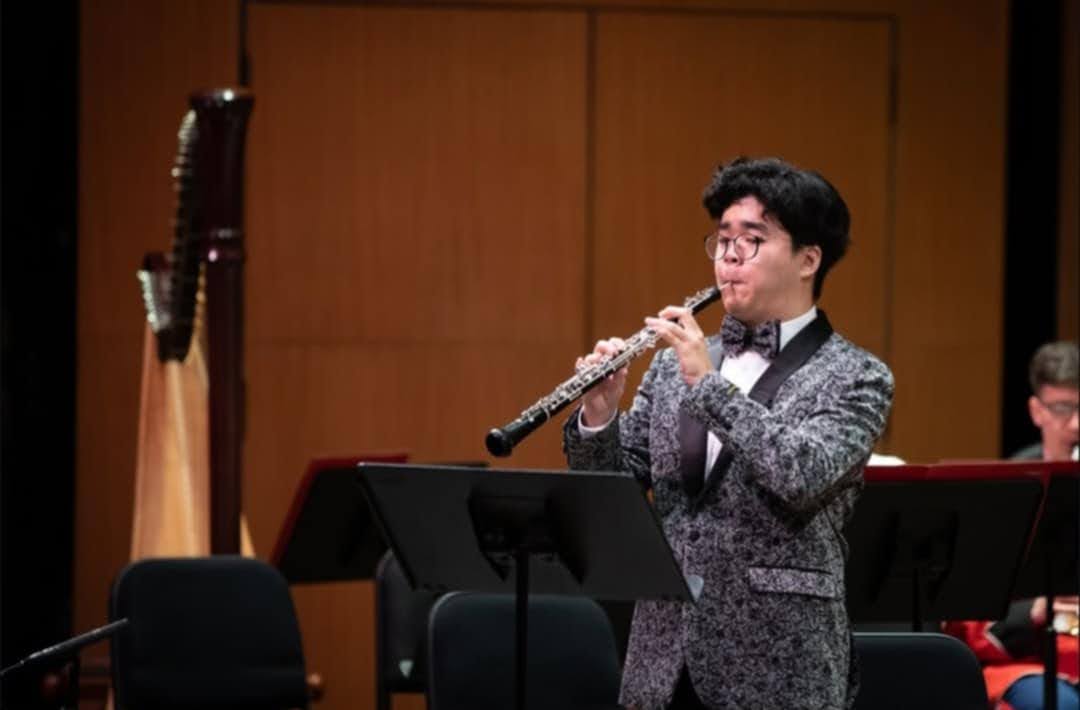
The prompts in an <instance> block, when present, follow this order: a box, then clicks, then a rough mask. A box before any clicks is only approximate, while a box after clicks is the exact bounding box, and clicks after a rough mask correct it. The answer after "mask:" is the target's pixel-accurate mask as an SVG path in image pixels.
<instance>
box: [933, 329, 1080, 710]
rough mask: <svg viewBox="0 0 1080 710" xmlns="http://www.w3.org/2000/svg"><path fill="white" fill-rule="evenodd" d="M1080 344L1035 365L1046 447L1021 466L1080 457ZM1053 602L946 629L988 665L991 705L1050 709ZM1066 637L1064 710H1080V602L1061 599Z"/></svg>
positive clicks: (1061, 640)
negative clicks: (1046, 633) (1046, 663)
mask: <svg viewBox="0 0 1080 710" xmlns="http://www.w3.org/2000/svg"><path fill="white" fill-rule="evenodd" d="M1077 372H1078V368H1077V347H1076V344H1075V343H1067V342H1058V343H1048V344H1047V345H1044V346H1042V347H1041V348H1039V350H1038V351H1037V352H1036V353H1035V356H1034V357H1033V358H1032V360H1031V367H1030V369H1029V378H1030V381H1031V392H1032V394H1031V397H1030V398H1029V399H1028V411H1029V412H1030V414H1031V421H1032V422H1033V423H1034V424H1035V426H1036V427H1038V429H1039V431H1040V433H1041V437H1040V441H1039V442H1038V443H1035V444H1033V445H1031V446H1028V447H1026V448H1024V449H1022V450H1020V451H1018V452H1017V453H1016V454H1014V455H1013V457H1012V458H1014V459H1026V460H1041V461H1064V460H1068V459H1070V458H1073V459H1075V458H1076V446H1077V440H1078V430H1080V425H1078V421H1077V419H1078V417H1077V404H1078V402H1080V390H1078V377H1077ZM1047 613H1048V611H1047V608H1046V599H1045V598H1040V599H1026V600H1021V601H1016V602H1013V604H1012V605H1011V606H1010V607H1009V612H1008V614H1007V615H1006V617H1005V618H1004V619H1002V620H1000V621H996V622H991V621H956V622H949V623H947V624H946V625H945V630H946V631H947V632H948V633H951V634H953V635H955V636H958V637H960V638H961V639H963V640H964V641H965V642H967V644H968V645H969V646H970V647H971V648H972V650H974V651H975V655H976V656H978V658H979V660H980V661H981V662H982V664H983V675H984V676H985V678H986V690H987V693H988V694H989V696H990V700H991V703H992V704H994V706H995V707H997V708H1000V709H1002V710H1004V709H1005V708H1011V709H1012V710H1041V708H1042V707H1043V677H1042V673H1043V664H1042V659H1041V649H1042V644H1043V634H1042V632H1041V631H1042V627H1043V625H1044V624H1045V622H1046V618H1047ZM1049 613H1050V614H1051V619H1052V620H1053V623H1054V626H1055V628H1056V629H1057V631H1058V634H1059V635H1058V638H1057V648H1058V690H1057V693H1058V708H1063V709H1064V708H1069V709H1070V710H1075V709H1076V708H1080V699H1078V693H1077V681H1078V668H1077V665H1078V660H1077V644H1078V642H1080V640H1078V638H1077V635H1076V634H1077V598H1076V597H1066V598H1059V599H1055V600H1054V608H1053V609H1052V610H1050V611H1049Z"/></svg>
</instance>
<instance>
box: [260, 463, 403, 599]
mask: <svg viewBox="0 0 1080 710" xmlns="http://www.w3.org/2000/svg"><path fill="white" fill-rule="evenodd" d="M406 458H407V456H406V455H405V454H378V455H368V456H363V457H352V458H325V459H314V460H313V461H311V463H309V464H308V467H307V471H306V472H305V473H304V477H303V478H302V479H301V480H300V483H299V485H298V486H297V489H296V495H295V496H293V502H292V505H291V506H290V507H289V512H288V514H287V515H286V516H285V522H284V523H283V524H282V526H281V530H280V531H279V532H278V538H277V542H276V543H275V545H274V551H273V552H272V553H271V555H270V564H272V565H274V566H275V567H277V568H278V570H279V571H280V572H281V574H282V576H283V577H285V579H286V581H288V582H289V584H304V583H315V582H347V581H353V580H361V579H373V578H374V577H375V568H376V567H377V566H378V564H379V560H380V559H381V558H382V556H383V553H385V552H386V542H385V541H384V540H383V537H382V534H381V533H380V532H379V530H378V527H377V526H376V524H375V521H374V519H373V518H372V515H371V511H370V510H369V509H368V504H367V499H366V498H365V497H364V494H363V492H362V491H361V490H360V487H359V486H358V485H357V483H356V465H357V464H358V463H359V462H360V461H382V462H399V463H402V462H404V461H405V460H406Z"/></svg>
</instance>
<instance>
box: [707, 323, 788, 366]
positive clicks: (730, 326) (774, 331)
mask: <svg viewBox="0 0 1080 710" xmlns="http://www.w3.org/2000/svg"><path fill="white" fill-rule="evenodd" d="M720 340H721V341H722V342H723V343H724V352H725V354H731V355H733V356H736V357H738V356H739V355H742V354H743V352H745V351H746V350H753V351H754V352H756V353H758V354H759V355H761V356H762V357H763V358H765V359H766V360H772V359H774V358H775V357H776V354H777V353H778V352H780V321H778V320H770V321H765V322H764V323H762V324H761V325H759V326H757V327H755V328H749V327H747V325H746V324H745V323H743V322H742V321H740V320H737V319H735V318H733V317H732V316H730V315H727V316H724V323H723V325H722V326H720Z"/></svg>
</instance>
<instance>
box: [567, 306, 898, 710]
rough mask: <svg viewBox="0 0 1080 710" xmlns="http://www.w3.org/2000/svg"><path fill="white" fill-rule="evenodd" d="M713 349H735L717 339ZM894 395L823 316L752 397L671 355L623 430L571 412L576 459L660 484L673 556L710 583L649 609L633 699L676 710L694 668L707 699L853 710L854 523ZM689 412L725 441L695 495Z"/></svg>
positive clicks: (744, 707) (635, 651) (629, 684)
mask: <svg viewBox="0 0 1080 710" xmlns="http://www.w3.org/2000/svg"><path fill="white" fill-rule="evenodd" d="M710 351H712V352H714V353H719V354H720V355H722V345H720V344H719V342H718V338H713V339H710ZM892 396H893V378H892V373H891V372H890V371H889V369H888V367H886V366H885V365H884V364H883V363H882V362H881V361H880V360H878V359H877V358H875V357H874V356H872V355H870V354H869V353H867V352H866V351H864V350H861V349H859V348H858V347H856V346H855V345H853V344H852V343H850V342H849V341H848V340H846V339H845V338H843V337H841V336H840V335H837V334H835V333H833V332H832V329H831V327H830V326H829V324H828V320H827V319H826V318H825V315H824V313H823V312H821V311H819V315H818V318H817V319H816V320H815V321H814V322H812V323H811V324H810V325H809V326H807V327H806V328H805V329H804V330H803V331H801V332H800V333H799V334H798V335H796V337H795V338H793V339H792V341H791V342H790V343H788V345H787V346H786V347H785V348H784V349H783V350H782V351H781V352H780V354H779V355H778V356H777V358H776V360H774V361H773V363H772V365H771V366H770V368H769V369H768V370H767V371H766V372H765V373H764V374H763V375H762V377H761V378H760V379H759V380H758V383H757V384H756V385H755V386H754V388H753V389H752V390H751V392H750V393H749V396H747V395H743V394H742V393H740V392H739V391H738V390H737V389H736V388H735V387H734V385H732V384H731V383H730V382H728V381H727V380H726V379H725V378H724V377H722V376H721V375H720V374H719V372H718V371H714V372H711V373H710V374H708V375H706V376H705V377H704V378H703V379H702V380H701V381H700V382H699V383H698V384H697V385H696V386H694V387H692V388H691V387H688V386H687V385H686V384H685V383H684V382H683V380H682V378H681V376H680V374H679V368H678V360H677V358H676V357H675V354H674V352H673V351H672V350H671V349H665V350H662V351H660V352H659V353H657V355H656V356H655V357H654V359H653V362H652V364H651V366H650V367H649V369H648V372H647V373H646V374H645V377H644V379H643V380H642V383H641V386H640V387H639V389H638V391H637V393H636V395H635V397H634V401H633V405H632V406H631V408H630V410H629V411H628V412H626V413H622V414H620V415H619V417H618V419H617V420H616V422H614V423H613V424H612V425H611V426H608V427H607V428H606V429H604V430H603V431H601V432H599V433H597V434H595V435H593V436H590V437H582V436H581V434H580V433H579V431H578V428H577V414H576V413H575V414H574V415H572V416H571V417H570V420H569V421H568V422H567V426H566V427H565V428H564V448H565V450H566V454H567V459H568V461H569V465H570V467H571V468H573V469H578V470H610V471H629V472H632V473H633V474H634V475H635V476H637V478H638V479H639V480H640V481H641V482H642V484H643V485H645V486H647V487H651V488H652V490H653V502H654V505H655V508H656V511H657V513H658V515H659V517H660V519H661V521H662V524H663V528H664V532H665V534H666V536H667V539H668V541H669V543H670V544H671V547H672V550H673V552H674V554H675V557H676V559H677V560H678V562H679V563H680V565H681V566H682V568H683V571H684V573H685V574H686V575H687V578H688V579H689V580H691V581H692V585H691V586H697V585H698V584H701V593H700V596H699V597H698V599H697V602H696V603H682V602H661V601H642V602H639V603H638V604H637V606H636V608H635V611H634V618H633V622H632V626H631V632H630V642H629V648H628V650H627V656H626V664H625V668H624V672H623V682H622V691H621V694H620V702H621V703H623V704H624V705H629V706H633V707H636V708H642V709H646V708H662V707H665V706H666V705H667V703H668V702H669V701H670V699H671V697H672V694H673V691H674V686H675V683H676V681H677V679H678V675H679V673H680V671H681V669H682V667H683V665H684V664H685V665H686V667H687V669H688V671H689V674H690V678H691V680H692V682H693V684H694V688H695V690H696V692H697V694H698V696H699V697H700V698H701V699H702V700H703V701H704V702H705V703H706V704H707V705H709V706H710V707H714V708H734V709H738V710H759V709H760V710H766V709H768V710H772V709H774V708H784V709H790V708H807V709H810V708H812V709H813V710H821V709H823V708H837V709H839V708H845V707H850V706H851V704H852V702H853V701H854V697H855V692H856V688H857V677H858V676H857V672H856V669H855V659H854V658H853V657H852V645H851V633H850V627H849V624H848V619H847V613H846V611H845V608H844V561H845V558H846V556H847V543H846V541H845V540H844V539H843V536H842V534H841V530H842V528H843V526H844V524H845V522H846V521H847V519H848V518H849V517H850V515H851V512H852V509H853V506H854V504H855V500H856V498H857V497H858V494H859V491H860V490H861V488H862V471H863V466H864V465H865V463H866V460H867V458H868V457H869V455H870V452H871V449H872V448H873V446H874V444H875V442H876V441H877V439H878V437H879V436H880V435H881V432H882V430H883V429H884V427H885V422H886V419H887V417H888V413H889V409H890V407H891V404H892ZM680 416H683V417H685V416H690V417H693V418H695V419H696V420H698V421H699V422H700V423H701V424H703V425H705V426H706V427H707V428H708V429H709V430H711V431H712V432H714V433H715V434H716V435H717V436H718V437H719V439H720V440H721V441H722V442H723V446H724V453H722V454H721V457H720V461H719V462H717V464H716V467H715V468H714V469H713V471H712V473H711V475H710V476H709V478H708V481H707V483H706V484H705V486H704V487H703V488H702V489H701V490H700V492H698V493H697V495H696V496H694V497H693V498H691V496H690V495H689V494H688V493H687V492H686V489H685V488H684V484H683V479H682V475H681V472H680V446H679V431H678V430H679V420H680ZM725 453H726V455H725Z"/></svg>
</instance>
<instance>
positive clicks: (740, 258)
mask: <svg viewBox="0 0 1080 710" xmlns="http://www.w3.org/2000/svg"><path fill="white" fill-rule="evenodd" d="M764 211H765V207H764V205H762V204H761V202H760V201H758V199H757V198H756V197H753V196H747V197H743V198H742V199H740V200H738V201H737V202H733V203H732V204H731V206H729V207H728V208H727V209H726V210H724V214H722V215H721V216H720V221H719V222H718V223H717V234H718V235H719V237H720V244H724V243H727V244H728V248H727V253H726V254H724V255H723V256H720V254H721V252H722V251H723V249H722V248H718V249H717V257H716V258H715V259H714V260H713V270H714V271H715V272H716V281H717V283H718V284H719V283H723V282H725V281H728V282H730V285H729V286H728V287H727V288H725V289H723V291H722V292H721V293H722V295H723V301H724V309H725V310H726V311H727V312H728V313H730V314H731V315H732V316H734V317H735V318H738V319H739V320H741V321H743V322H744V323H749V324H757V323H761V322H763V321H766V320H770V319H773V318H777V319H779V320H790V319H791V318H794V317H796V316H798V315H801V314H802V313H804V312H805V311H806V310H807V309H808V308H809V307H810V305H811V304H812V303H813V298H812V295H811V294H812V287H813V278H814V273H815V272H816V271H817V268H818V265H819V264H820V263H821V249H820V248H819V247H817V246H807V247H800V248H798V249H794V250H793V249H792V244H791V235H790V234H788V232H787V231H786V230H785V229H784V228H783V227H782V226H781V225H780V223H779V222H777V221H776V220H775V219H774V218H773V217H772V216H771V215H769V216H766V215H764ZM740 235H741V236H740ZM736 236H740V238H739V240H738V243H737V244H736V243H735V242H732V241H731V240H733V239H734V238H735V237H736ZM755 244H756V248H757V255H756V256H755V255H753V254H754V248H755Z"/></svg>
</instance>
